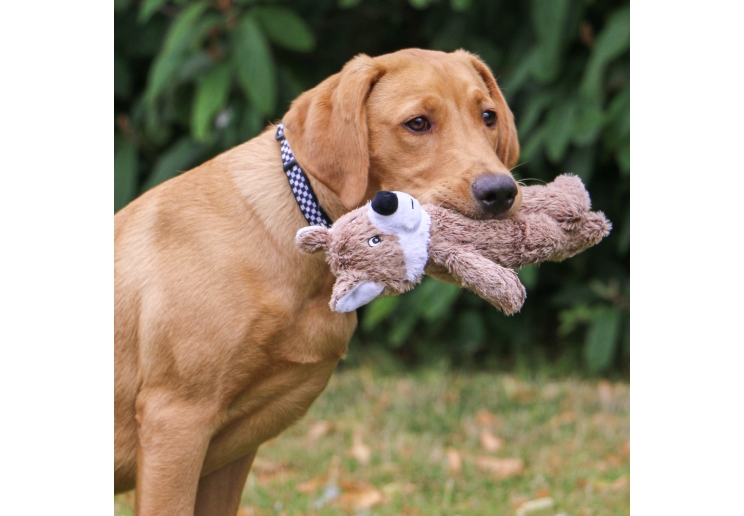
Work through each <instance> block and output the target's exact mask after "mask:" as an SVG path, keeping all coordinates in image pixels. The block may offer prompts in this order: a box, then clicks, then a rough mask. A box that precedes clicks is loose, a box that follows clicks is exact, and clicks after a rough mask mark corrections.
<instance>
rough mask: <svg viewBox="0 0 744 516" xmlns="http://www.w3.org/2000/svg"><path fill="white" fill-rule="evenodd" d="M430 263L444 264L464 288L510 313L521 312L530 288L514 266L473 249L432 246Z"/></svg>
mask: <svg viewBox="0 0 744 516" xmlns="http://www.w3.org/2000/svg"><path fill="white" fill-rule="evenodd" d="M429 258H430V263H432V262H433V263H434V264H438V265H441V266H443V267H444V268H445V269H446V270H447V271H448V272H449V273H450V274H451V275H452V276H453V278H454V280H455V281H456V282H457V283H459V284H460V285H462V286H463V287H465V288H468V289H470V290H472V291H473V292H475V293H476V294H478V295H479V296H480V297H482V298H483V299H485V300H486V301H488V302H489V303H491V304H492V305H494V306H495V307H496V308H498V309H500V310H502V311H503V312H504V313H505V314H507V315H511V314H514V313H516V312H518V311H519V310H520V309H521V308H522V305H523V304H524V300H525V298H526V297H527V292H526V291H525V289H524V286H523V285H522V283H520V281H519V277H518V276H517V273H516V272H514V271H513V270H511V269H507V268H505V267H502V266H501V265H499V264H497V263H494V262H492V261H489V260H487V259H486V258H484V257H482V256H481V255H479V254H477V253H476V252H474V251H473V250H470V249H463V248H460V249H457V251H454V250H446V251H442V250H438V249H430V250H429Z"/></svg>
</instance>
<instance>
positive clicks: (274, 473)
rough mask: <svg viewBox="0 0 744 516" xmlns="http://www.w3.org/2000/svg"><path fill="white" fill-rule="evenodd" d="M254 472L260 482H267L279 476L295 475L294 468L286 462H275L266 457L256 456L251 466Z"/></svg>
mask: <svg viewBox="0 0 744 516" xmlns="http://www.w3.org/2000/svg"><path fill="white" fill-rule="evenodd" d="M251 471H252V473H253V474H254V475H255V476H256V480H257V481H258V483H260V484H266V483H267V482H271V481H274V480H277V479H279V478H286V477H287V476H291V475H294V472H293V471H292V469H291V468H290V467H289V466H288V465H286V464H275V463H273V462H271V461H268V460H266V459H262V458H260V457H256V459H255V460H254V461H253V466H251Z"/></svg>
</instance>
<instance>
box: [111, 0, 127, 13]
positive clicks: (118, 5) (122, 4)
mask: <svg viewBox="0 0 744 516" xmlns="http://www.w3.org/2000/svg"><path fill="white" fill-rule="evenodd" d="M129 2H130V0H114V12H121V11H125V10H126V9H127V8H128V7H129Z"/></svg>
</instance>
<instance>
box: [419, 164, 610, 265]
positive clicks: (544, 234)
mask: <svg viewBox="0 0 744 516" xmlns="http://www.w3.org/2000/svg"><path fill="white" fill-rule="evenodd" d="M522 199H523V200H522V206H521V207H520V209H519V211H518V212H517V213H516V215H515V216H513V217H511V218H509V219H505V220H472V219H468V218H466V217H464V216H462V215H460V214H458V213H454V212H452V211H449V210H446V209H444V208H440V207H438V206H434V205H431V204H428V205H425V206H424V207H423V208H424V209H425V210H426V211H427V212H428V213H429V215H431V221H432V222H431V225H432V227H431V242H430V244H429V255H430V260H429V262H430V265H432V264H434V265H436V264H439V265H443V264H442V263H440V262H438V261H437V260H432V258H433V255H432V250H435V249H444V250H450V249H451V250H457V249H459V248H462V247H464V246H472V247H473V248H475V250H476V252H477V253H478V254H481V255H482V256H484V257H485V258H487V259H489V260H491V261H493V262H496V263H498V264H500V265H503V266H504V267H509V268H516V269H519V268H521V267H523V266H525V265H534V264H538V263H541V262H544V261H554V262H559V261H562V260H564V259H566V258H569V257H571V256H574V255H575V254H577V253H579V252H581V251H583V250H584V249H587V248H589V247H591V246H593V245H595V244H597V243H599V241H600V240H602V239H603V238H604V237H605V236H607V235H608V234H609V232H610V229H611V228H612V225H611V224H610V222H609V221H608V220H607V218H606V217H605V216H604V214H603V213H602V212H590V211H589V210H590V209H591V202H590V200H589V194H588V193H587V191H586V189H585V188H584V185H583V183H582V182H581V179H579V178H578V177H577V176H572V175H562V176H559V177H558V178H556V179H555V181H553V182H552V183H549V184H547V185H545V186H542V185H540V186H527V187H524V188H522Z"/></svg>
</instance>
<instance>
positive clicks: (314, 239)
mask: <svg viewBox="0 0 744 516" xmlns="http://www.w3.org/2000/svg"><path fill="white" fill-rule="evenodd" d="M367 209H368V208H367V207H366V206H365V207H362V208H359V209H358V210H355V211H353V212H350V213H347V214H346V215H344V216H343V217H341V218H339V219H338V220H337V221H336V222H335V224H333V228H332V229H330V230H328V229H326V228H324V227H321V226H316V227H313V228H311V229H308V230H305V231H304V232H301V233H300V234H298V236H297V246H298V247H299V248H300V249H301V250H303V251H304V252H310V253H313V252H316V251H320V250H321V249H325V251H326V261H327V262H328V265H329V266H330V267H331V272H333V275H334V276H336V278H337V280H336V284H335V285H334V287H333V296H332V298H331V302H330V306H331V309H332V310H335V308H336V303H337V302H338V300H339V299H341V298H342V297H343V296H344V295H345V294H346V293H347V292H349V291H350V290H351V289H352V288H354V287H355V286H357V285H358V284H359V283H362V282H364V281H373V282H377V283H381V284H383V285H385V291H384V294H386V295H394V294H400V293H403V292H406V291H408V290H410V289H412V288H413V287H414V286H415V285H416V283H418V282H419V281H421V278H418V281H416V282H415V283H414V282H412V281H409V280H408V279H406V262H405V259H404V257H403V249H402V248H401V246H400V242H399V240H398V237H397V236H396V235H394V234H388V233H382V232H380V230H379V229H377V228H376V227H375V226H374V225H373V224H372V222H370V220H369V217H368V216H367ZM374 236H379V237H380V238H381V242H380V243H379V244H378V245H376V246H374V247H370V245H369V243H368V242H369V239H370V238H372V237H374Z"/></svg>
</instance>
